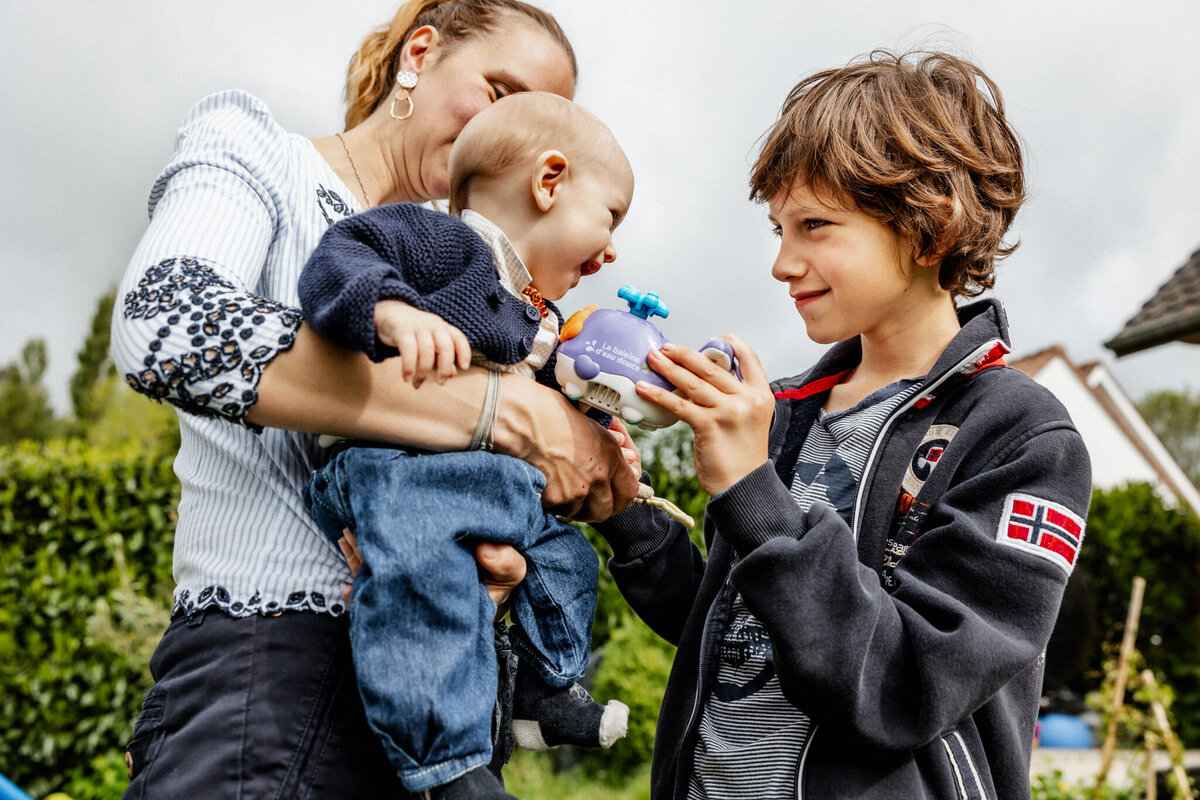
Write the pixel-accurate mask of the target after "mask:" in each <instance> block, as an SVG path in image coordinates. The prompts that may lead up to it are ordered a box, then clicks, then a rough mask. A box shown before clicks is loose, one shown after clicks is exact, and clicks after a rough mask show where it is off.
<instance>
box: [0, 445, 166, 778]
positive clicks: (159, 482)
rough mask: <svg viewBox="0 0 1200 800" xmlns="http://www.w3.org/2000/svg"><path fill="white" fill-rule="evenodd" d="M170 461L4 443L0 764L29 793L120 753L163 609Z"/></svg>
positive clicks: (0, 455) (142, 454) (130, 452)
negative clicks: (108, 756) (102, 758)
mask: <svg viewBox="0 0 1200 800" xmlns="http://www.w3.org/2000/svg"><path fill="white" fill-rule="evenodd" d="M177 501H178V482H177V481H176V479H175V477H174V475H173V474H172V472H171V458H170V457H169V456H167V455H165V454H162V453H159V452H156V451H153V450H147V449H144V448H128V449H125V450H123V451H121V452H116V453H113V452H101V451H99V450H97V449H93V448H89V447H88V446H86V445H85V444H82V443H80V442H49V443H46V444H34V443H28V442H27V443H22V444H19V445H15V446H11V447H6V448H0V563H2V564H3V572H2V573H0V574H2V575H3V586H2V587H0V591H2V592H3V596H4V598H5V599H4V602H3V604H2V605H0V765H3V770H4V772H5V773H6V774H7V776H8V777H9V778H10V779H11V780H13V781H14V782H15V783H16V784H17V785H18V786H21V787H22V788H23V789H25V790H26V791H27V792H29V793H30V794H33V795H34V796H40V795H42V794H44V793H46V792H48V791H51V790H56V789H62V788H64V787H65V786H66V784H67V783H68V782H69V780H70V778H69V776H72V775H78V774H86V773H87V772H89V771H91V770H93V769H94V764H93V761H94V760H95V759H96V758H97V757H106V756H107V755H109V754H111V753H112V752H113V751H114V750H115V751H117V752H119V751H120V750H122V749H123V748H124V745H125V743H126V742H127V741H128V739H129V735H130V732H131V730H132V726H133V720H134V718H135V717H136V715H137V713H138V710H139V709H140V707H141V699H142V695H143V693H144V692H145V691H146V689H147V688H148V687H149V685H150V682H151V681H150V675H149V671H148V668H147V663H148V660H149V654H150V651H151V650H152V648H153V646H154V644H155V643H156V642H157V639H158V637H159V636H160V635H161V633H162V630H163V628H164V627H165V625H166V622H167V618H168V615H169V611H170V602H171V600H170V594H171V586H172V582H171V542H172V535H173V534H172V532H173V530H174V518H175V507H176V503H177Z"/></svg>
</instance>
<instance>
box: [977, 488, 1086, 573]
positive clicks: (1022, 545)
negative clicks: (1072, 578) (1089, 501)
mask: <svg viewBox="0 0 1200 800" xmlns="http://www.w3.org/2000/svg"><path fill="white" fill-rule="evenodd" d="M1083 530H1084V521H1083V519H1082V518H1081V517H1079V516H1078V515H1077V514H1075V513H1073V512H1072V511H1071V510H1070V509H1068V508H1066V507H1065V506H1061V505H1059V504H1058V503H1053V502H1051V501H1049V500H1043V499H1041V498H1040V497H1033V496H1031V495H1027V494H1010V495H1009V496H1008V497H1006V498H1005V499H1004V513H1003V514H1002V515H1001V517H1000V527H999V529H998V530H997V531H996V541H998V542H1000V543H1001V544H1006V545H1009V546H1011V547H1015V548H1017V549H1018V550H1024V551H1026V552H1029V553H1032V554H1034V555H1035V556H1038V557H1039V558H1044V559H1046V560H1047V561H1049V562H1051V563H1053V564H1054V565H1055V566H1057V567H1059V568H1060V569H1062V570H1063V572H1065V573H1067V575H1070V574H1071V571H1072V570H1073V569H1074V568H1075V559H1076V557H1077V556H1078V555H1079V546H1080V545H1081V544H1082V543H1083Z"/></svg>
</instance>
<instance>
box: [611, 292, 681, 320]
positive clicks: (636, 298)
mask: <svg viewBox="0 0 1200 800" xmlns="http://www.w3.org/2000/svg"><path fill="white" fill-rule="evenodd" d="M617 297H620V298H621V299H622V300H624V301H625V302H626V303H628V304H629V313H630V314H633V315H634V316H635V317H641V318H642V319H649V318H650V317H654V316H657V317H662V318H663V319H666V318H667V315H668V314H670V313H671V310H670V309H669V308H667V305H666V303H664V302H662V301H661V300H659V299H658V295H656V294H655V293H654V292H646V293H645V294H642V293H641V292H639V291H638V290H637V289H635V288H634V287H633V286H630V285H629V284H626V285H624V286H622V287H621V288H620V289H619V290H618V291H617Z"/></svg>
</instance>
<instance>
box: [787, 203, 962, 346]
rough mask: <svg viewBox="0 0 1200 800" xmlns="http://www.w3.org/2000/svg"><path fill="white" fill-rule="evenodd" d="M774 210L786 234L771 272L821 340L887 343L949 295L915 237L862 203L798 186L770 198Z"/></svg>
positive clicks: (810, 331) (811, 335)
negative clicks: (919, 256)
mask: <svg viewBox="0 0 1200 800" xmlns="http://www.w3.org/2000/svg"><path fill="white" fill-rule="evenodd" d="M770 212H771V214H770V219H771V222H772V223H773V224H774V225H775V226H776V227H775V233H776V235H777V236H779V237H780V242H779V255H778V256H777V257H776V258H775V264H774V266H772V268H771V275H772V276H774V278H775V279H776V280H779V281H782V282H784V283H786V284H787V285H788V293H789V294H790V295H791V297H792V301H793V302H794V303H795V305H796V310H797V311H799V312H800V316H802V317H804V324H805V328H806V329H807V332H808V336H809V338H810V339H812V340H813V341H815V342H818V343H821V344H829V343H831V342H839V341H842V340H843V339H849V338H851V337H853V336H857V335H860V334H861V335H863V336H864V338H867V339H872V338H873V337H879V339H878V340H879V341H884V340H885V339H886V337H889V336H892V335H896V334H901V333H904V332H906V331H908V332H911V330H912V328H913V327H914V326H915V325H918V324H920V320H921V319H924V318H925V314H927V313H928V312H929V309H930V308H932V304H934V303H945V302H946V300H947V299H948V298H949V293H948V292H946V290H944V289H942V288H941V287H940V286H939V285H938V283H937V269H932V268H928V267H923V266H920V265H918V264H917V263H916V262H915V261H914V259H913V253H914V250H915V248H914V247H913V246H912V245H911V243H908V242H906V241H904V240H903V239H901V238H900V237H899V236H898V235H897V234H896V233H894V232H893V231H892V230H891V229H890V228H888V227H887V226H885V225H883V224H882V223H881V222H879V221H877V220H876V219H874V218H873V217H870V216H868V215H866V214H864V213H863V212H861V211H859V210H858V209H850V210H845V209H839V208H835V207H831V206H829V205H826V204H825V203H823V202H821V200H819V199H818V198H817V196H815V195H814V194H813V192H812V191H811V190H810V189H809V188H808V187H807V186H795V187H793V188H792V189H791V190H790V191H787V190H784V191H781V192H779V194H777V195H775V197H773V198H771V201H770ZM926 304H929V305H928V306H927V305H926Z"/></svg>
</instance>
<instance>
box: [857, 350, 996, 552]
mask: <svg viewBox="0 0 1200 800" xmlns="http://www.w3.org/2000/svg"><path fill="white" fill-rule="evenodd" d="M997 348H1000V350H997ZM1005 352H1008V348H1007V346H1005V344H1004V343H1003V342H1002V341H1001V340H1000V339H991V340H989V341H987V342H985V343H984V344H981V345H980V346H979V347H977V348H975V349H974V350H972V351H971V352H970V353H969V354H968V355H967V356H966V357H964V358H963V359H962V360H961V361H959V362H958V363H957V364H955V365H954V366H953V367H952V368H950V369H948V370H946V371H945V372H943V373H942V374H941V375H939V376H938V377H937V378H935V379H934V380H933V382H931V383H929V384H927V385H926V386H925V387H924V388H923V389H922V391H920V392H918V393H917V394H915V395H913V396H912V397H910V398H909V399H908V400H906V401H904V402H903V403H901V404H900V405H899V406H898V407H897V408H896V410H895V411H893V412H892V413H891V415H890V416H889V417H888V418H887V419H886V420H884V423H883V427H882V428H880V429H879V435H878V436H876V437H875V443H874V444H872V445H871V453H870V455H868V456H867V462H866V464H865V465H864V466H863V472H862V474H863V480H862V484H861V485H860V487H859V492H858V496H857V497H856V498H854V524H853V525H851V526H850V531H851V533H852V534H853V535H854V541H855V543H856V544H857V543H858V532H859V526H860V525H861V524H862V516H863V511H864V509H865V507H866V496H867V494H869V492H864V491H862V489H863V488H865V487H866V486H867V484H868V476H869V475H871V469H872V467H874V466H875V457H876V456H877V455H879V450H880V449H881V448H882V447H883V442H884V440H885V439H886V438H887V433H888V429H889V428H891V427H892V423H893V422H895V421H896V420H898V419H900V417H901V416H902V415H903V414H904V412H906V411H908V410H909V409H910V408H912V407H913V406H915V405H917V404H918V403H920V404H921V405H922V406H923V405H925V404H927V403H928V402H929V401H931V400H933V398H934V390H936V389H938V388H940V387H941V386H942V384H944V383H946V381H948V380H950V379H951V378H953V377H954V376H956V375H963V376H965V375H969V374H971V373H972V372H976V371H978V370H980V369H983V368H984V367H985V366H988V365H989V364H993V363H998V361H999V360H1000V358H1001V355H1002V354H1003V353H1005Z"/></svg>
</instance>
